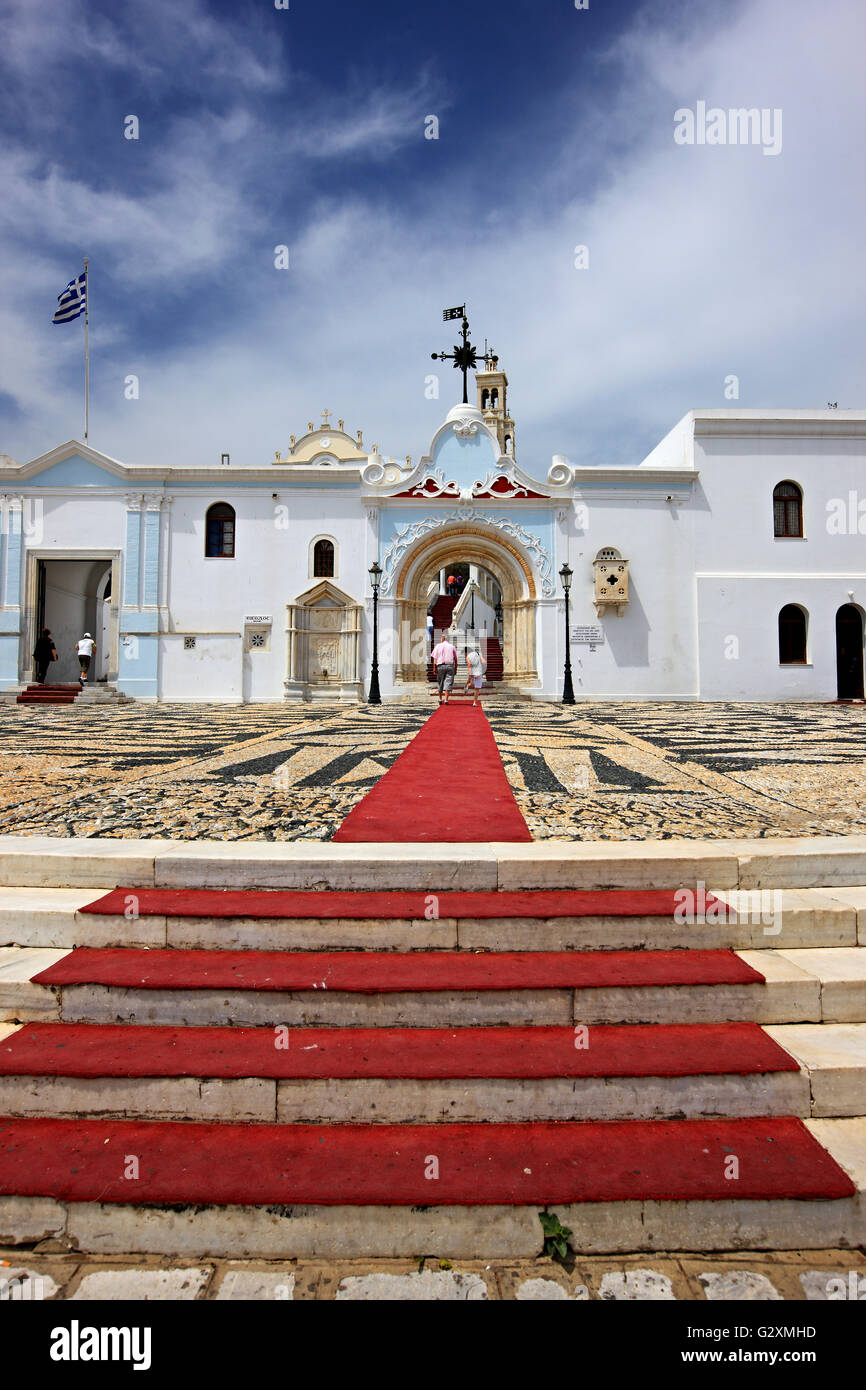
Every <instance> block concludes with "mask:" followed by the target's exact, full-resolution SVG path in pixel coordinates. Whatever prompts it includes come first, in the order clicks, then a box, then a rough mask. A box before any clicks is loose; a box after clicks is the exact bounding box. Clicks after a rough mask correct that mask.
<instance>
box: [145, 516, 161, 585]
mask: <svg viewBox="0 0 866 1390" xmlns="http://www.w3.org/2000/svg"><path fill="white" fill-rule="evenodd" d="M158 597H159V512H155V511H148V512H146V513H145V521H144V603H145V605H146V606H147V607H148V608H155V607H156V604H157V601H158Z"/></svg>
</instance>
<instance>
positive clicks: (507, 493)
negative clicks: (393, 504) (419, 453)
mask: <svg viewBox="0 0 866 1390" xmlns="http://www.w3.org/2000/svg"><path fill="white" fill-rule="evenodd" d="M393 495H394V496H395V497H409V498H412V497H420V498H429V497H459V496H460V488H459V487H458V486H457V484H456V483H454V482H450V483H442V482H440V481H438V479H436V478H430V477H428V478H425V479H424V481H423V482H422V483H418V484H417V485H416V486H415V487H413V488H407V489H406V490H405V491H403V492H395V493H394V494H393ZM472 497H473V498H476V497H490V498H505V497H509V498H524V497H537V498H540V499H541V500H542V501H544V500H546V498H547V494H546V493H544V492H533V490H532V488H530V487H526V486H525V485H524V484H523V483H518V482H517V481H516V480H515V479H514V478H509V476H508V474H507V473H500V474H499V475H498V477H496V478H494V479H493V480H492V482H490V483H489V484H488V485H487V486H486V487H485V486H483V485H482V484H481V483H480V482H476V483H474V484H473V487H472Z"/></svg>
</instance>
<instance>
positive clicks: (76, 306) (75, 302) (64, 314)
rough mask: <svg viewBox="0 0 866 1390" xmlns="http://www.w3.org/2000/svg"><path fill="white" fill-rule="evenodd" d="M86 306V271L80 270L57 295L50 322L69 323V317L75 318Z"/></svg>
mask: <svg viewBox="0 0 866 1390" xmlns="http://www.w3.org/2000/svg"><path fill="white" fill-rule="evenodd" d="M86 308H87V271H86V270H82V272H81V274H80V275H77V276H76V277H75V279H74V280H70V281H69V284H68V285H67V286H66V289H65V290H64V291H63V293H62V294H59V295H58V296H57V312H56V314H55V315H54V318H53V319H52V320H51V322H52V323H69V321H70V319H77V318H78V317H79V315H80V314H83V313H84V310H85V309H86Z"/></svg>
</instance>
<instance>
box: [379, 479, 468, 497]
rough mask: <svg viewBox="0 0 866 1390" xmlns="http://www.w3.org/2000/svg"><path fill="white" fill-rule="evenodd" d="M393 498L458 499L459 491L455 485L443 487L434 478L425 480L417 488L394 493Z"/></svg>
mask: <svg viewBox="0 0 866 1390" xmlns="http://www.w3.org/2000/svg"><path fill="white" fill-rule="evenodd" d="M394 496H395V497H459V496H460V489H459V487H458V486H457V484H456V483H446V484H445V485H444V487H443V486H442V484H441V483H438V482H437V481H436V479H435V478H425V479H424V481H423V483H419V484H418V486H417V487H413V488H409V489H408V490H407V491H406V492H395V494H394Z"/></svg>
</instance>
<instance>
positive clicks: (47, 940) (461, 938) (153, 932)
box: [0, 841, 866, 968]
mask: <svg viewBox="0 0 866 1390" xmlns="http://www.w3.org/2000/svg"><path fill="white" fill-rule="evenodd" d="M61 843H63V842H61ZM85 843H86V842H85ZM113 843H114V844H115V845H118V846H121V847H122V846H123V844H124V842H123V841H114V842H113ZM335 848H336V849H339V848H342V846H335ZM121 853H122V850H121V851H119V854H121ZM118 869H119V870H121V872H120V873H118V874H117V876H116V878H115V882H120V881H123V880H124V879H125V878H126V877H127V875H128V873H129V872H130V871H132V870H134V861H132V862H131V861H129V860H124V859H120V860H119V863H118ZM109 886H110V887H112V888H113V887H114V883H112V884H110V885H106V884H98V885H93V887H90V888H88V887H86V886H85V887H82V888H52V887H20V888H0V945H10V946H11V945H17V946H28V947H60V946H66V947H72V946H91V947H109V946H130V947H136V946H137V947H153V946H174V947H182V948H198V949H211V950H220V949H227V950H279V949H287V948H288V949H292V950H341V949H353V948H354V949H358V948H369V949H375V950H401V951H411V950H455V949H463V950H489V951H532V950H543V951H560V950H596V949H602V950H603V949H610V950H626V949H631V948H634V949H649V950H653V949H655V950H678V949H681V948H688V949H691V948H698V949H706V950H713V949H721V948H724V947H733V948H735V949H758V950H786V951H787V950H796V949H822V950H823V949H829V948H833V949H839V948H854V947H856V946H857V945H858V942H859V944H861V945H863V944H866V888H832V889H818V888H807V889H793V890H788V889H774V890H772V894H778V897H773V896H770V897H768V898H767V897H766V896H765V900H764V901H763V902H762V901H761V894H760V893H756V892H755V891H753V890H748V891H744V892H740V891H739V890H738V891H734V892H731V891H727V890H718V894H717V896H718V897H719V899H720V900H723V901H724V903H725V904H726V910H727V912H728V913H729V917H728V920H727V921H722V922H713V921H704V920H701V919H700V917H699V918H698V920H696V921H693V922H689V921H685V922H683V923H678V922H676V921H673V920H672V919H671V918H661V917H657V916H646V917H641V916H632V917H612V916H594V917H579V918H550V919H545V918H537V919H527V918H521V917H502V918H453V917H447V916H442V917H430V918H427V917H419V916H416V917H412V918H405V919H400V918H390V919H387V920H384V919H381V918H375V917H371V918H361V919H352V920H350V919H330V920H320V919H317V918H299V919H286V918H281V917H274V918H264V917H259V918H255V919H253V918H246V917H237V918H232V917H223V916H220V917H207V916H203V917H189V916H177V917H175V916H171V915H160V914H154V915H148V914H144V913H142V912H141V911H140V910H139V905H138V904H137V901H136V896H135V891H134V890H130V893H129V895H128V900H127V899H125V900H124V901H125V903H126V906H125V907H124V911H123V913H122V914H120V913H118V914H114V913H112V914H105V915H103V914H101V913H90V912H82V911H81V909H82V908H84V907H86V906H87V905H88V904H91V903H93V902H94V901H96V900H97V899H99V898H100V897H101V896H102V893H103V890H104V888H105V887H109ZM769 891H770V890H765V895H766V893H767V892H769ZM803 964H804V965H805V966H806V967H807V968H808V961H805V960H804V961H803Z"/></svg>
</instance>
